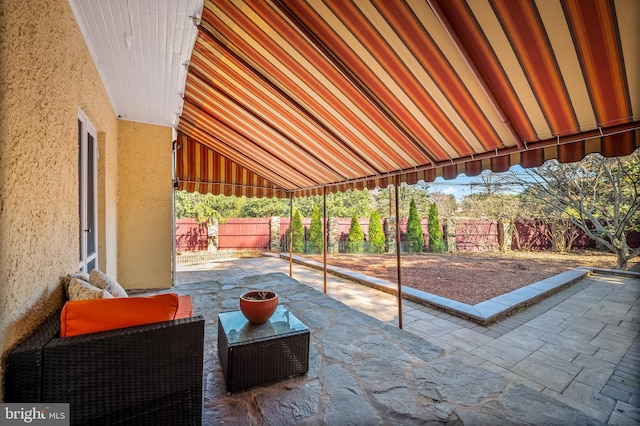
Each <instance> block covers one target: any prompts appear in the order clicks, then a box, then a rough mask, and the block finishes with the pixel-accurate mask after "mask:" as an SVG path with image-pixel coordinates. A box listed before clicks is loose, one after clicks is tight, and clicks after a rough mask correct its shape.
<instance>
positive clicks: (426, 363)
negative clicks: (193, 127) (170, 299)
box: [173, 257, 640, 425]
mask: <svg viewBox="0 0 640 426" xmlns="http://www.w3.org/2000/svg"><path fill="white" fill-rule="evenodd" d="M288 266H289V265H288V262H285V261H282V260H280V259H277V258H271V257H262V258H257V259H244V260H235V261H228V262H210V263H207V264H200V265H190V266H182V265H181V266H179V271H178V278H179V281H180V283H179V285H178V286H177V287H175V288H174V289H173V290H174V291H177V292H178V293H181V294H190V295H191V296H192V298H193V303H194V311H195V312H194V314H197V315H203V316H204V317H205V319H206V327H205V366H204V371H205V373H204V375H205V380H204V382H205V385H204V388H205V389H204V413H203V423H204V424H207V425H208V424H220V423H229V424H278V425H283V424H339V425H343V424H357V425H360V424H425V423H448V424H545V425H546V424H560V423H561V424H581V425H585V424H600V423H607V422H609V423H610V424H616V423H625V422H626V424H629V422H633V421H634V420H633V419H634V417H633V416H634V415H637V408H635V409H634V407H633V405H630V404H627V402H629V399H631V398H632V397H633V396H634V395H635V397H636V398H637V395H638V394H639V393H640V392H639V391H638V388H637V382H638V381H637V380H636V381H635V384H636V387H635V388H634V389H630V393H629V394H630V397H628V398H627V401H624V400H623V398H622V397H621V398H619V399H614V398H612V397H607V396H603V395H601V394H600V395H599V396H598V392H597V390H596V388H595V387H592V386H594V385H593V384H592V383H590V380H591V381H593V380H596V381H597V380H599V381H603V384H602V387H605V385H607V384H608V383H609V382H611V379H612V378H613V377H614V376H615V374H616V373H617V372H619V369H620V366H621V365H623V362H624V361H625V359H626V360H629V359H631V362H635V363H636V364H635V365H636V366H637V358H628V357H627V358H625V356H624V355H625V354H626V353H627V351H629V350H630V349H629V348H630V347H631V345H632V343H633V341H634V339H635V340H636V341H637V335H638V333H637V327H633V324H636V325H637V322H636V320H635V318H636V316H637V307H635V308H633V309H630V310H629V312H626V313H621V315H627V316H628V318H627V320H629V321H627V323H628V324H631V326H632V327H629V328H628V329H627V330H626V332H625V333H621V334H620V335H615V334H612V333H611V332H610V330H609V328H608V326H607V325H603V326H602V327H601V328H599V329H598V330H597V332H596V334H597V335H601V336H602V338H601V342H600V343H603V344H606V345H608V349H607V350H605V349H598V348H596V347H590V345H588V344H582V348H575V351H576V352H575V355H573V356H572V357H571V358H572V360H571V361H569V360H568V358H567V357H569V354H570V353H571V351H573V350H574V348H573V347H572V342H573V341H574V340H575V341H576V342H578V336H577V334H579V332H580V331H582V329H579V330H577V331H574V335H569V334H567V333H565V334H564V335H563V334H561V333H562V332H564V331H566V330H564V329H562V328H561V327H560V326H559V325H558V323H559V322H560V321H559V320H558V319H557V318H556V321H555V323H554V322H553V320H551V319H547V317H546V316H545V315H546V314H547V313H548V312H551V311H553V309H551V308H550V307H549V306H550V305H549V303H547V305H549V306H546V307H544V302H543V304H542V305H541V306H543V308H542V309H541V310H540V309H539V310H538V311H535V312H536V315H537V314H540V316H536V317H535V318H530V319H529V318H528V317H527V319H526V320H525V319H520V320H518V321H517V322H514V318H516V317H517V316H518V315H520V314H518V315H516V317H511V318H510V319H508V320H507V321H505V323H504V324H497V325H496V326H495V327H493V328H491V327H488V328H487V327H481V326H477V325H475V324H473V323H470V322H468V321H465V320H462V319H460V318H455V317H451V316H449V315H447V314H444V313H439V312H438V311H435V310H429V309H428V308H424V307H420V306H418V305H417V304H414V303H412V302H407V301H404V302H403V311H404V312H405V327H404V330H399V329H398V328H397V326H396V325H395V324H394V323H397V318H396V314H397V307H396V302H395V298H394V297H393V296H391V295H388V294H384V293H381V292H378V291H376V290H373V289H370V288H366V287H364V286H358V285H355V284H348V283H347V282H346V281H343V280H339V279H337V278H334V277H329V278H328V295H325V294H323V293H322V291H321V289H322V274H321V273H319V272H318V271H312V270H310V269H308V268H304V267H300V266H294V277H295V278H296V279H292V278H290V277H289V276H288V269H289V268H288ZM585 281H586V280H585ZM630 281H636V282H635V284H634V285H633V286H631V287H633V289H634V290H632V289H629V290H628V291H632V293H633V294H632V295H631V294H626V295H624V296H625V298H626V299H627V303H631V304H634V303H635V302H634V301H632V300H631V299H632V297H630V296H633V295H635V300H636V301H637V298H638V294H639V293H640V291H639V289H638V285H637V284H638V282H637V280H634V279H630ZM632 284H633V283H632ZM314 287H315V288H314ZM263 288H270V289H273V290H275V291H276V292H278V294H279V295H280V303H281V304H284V305H286V306H287V307H288V308H289V309H290V310H291V311H292V312H293V313H294V314H295V315H296V316H297V317H298V318H299V319H301V320H302V321H303V322H304V323H305V324H306V325H307V326H308V328H309V329H310V330H311V347H310V360H309V372H308V373H307V374H306V375H305V376H301V377H295V378H291V379H288V380H285V381H281V382H277V383H274V384H271V385H267V386H260V387H255V388H252V389H249V390H247V391H244V392H239V393H237V394H234V395H227V393H226V389H225V385H224V378H223V375H222V370H221V367H220V364H219V359H218V353H217V343H216V342H217V314H218V313H219V312H224V311H229V310H235V309H237V307H238V298H239V296H240V294H241V293H242V292H244V291H246V290H247V289H263ZM577 288H578V290H574V291H573V292H570V295H568V296H567V295H565V296H564V297H563V296H562V295H561V294H559V295H557V296H553V297H552V298H557V297H558V296H560V297H561V298H562V297H563V298H562V300H561V302H558V301H557V300H556V301H555V302H553V303H555V305H558V303H566V302H567V301H568V300H569V299H571V297H570V296H571V295H575V294H577V293H578V292H579V291H582V290H584V289H585V287H584V286H581V287H577ZM568 290H571V289H568ZM330 296H331V297H330ZM336 299H340V300H342V301H344V302H345V303H347V304H348V305H350V306H351V307H350V306H347V304H344V303H342V302H341V301H339V300H336ZM548 300H550V299H548ZM374 301H375V302H380V303H379V304H375V303H373V302H374ZM592 302H593V301H590V303H592ZM571 303H573V305H576V306H577V305H579V304H580V302H579V300H574V301H573V302H571ZM601 308H602V307H601ZM603 309H604V308H603ZM361 310H362V311H363V312H367V313H368V314H369V315H367V314H365V313H363V312H361ZM562 310H563V309H559V310H558V312H560V311H562ZM605 310H606V309H605ZM526 312H527V311H525V312H523V313H526ZM371 314H373V315H374V316H376V317H377V319H376V318H374V317H373V316H370V315H371ZM552 315H557V314H556V313H552ZM607 315H610V316H611V315H613V314H612V313H611V312H609V313H608V314H607ZM570 317H572V315H571V314H570V313H567V314H566V315H564V316H563V319H562V321H569V320H570ZM550 318H552V317H550ZM573 321H576V318H575V317H574V318H573ZM592 321H594V322H593V323H591V324H589V325H591V326H595V321H596V320H595V319H593V318H592ZM526 322H529V323H531V324H529V325H523V324H524V323H526ZM611 322H617V323H618V324H620V323H621V320H620V319H619V318H617V319H615V321H611ZM509 323H511V326H509V325H508V324H509ZM447 324H448V325H447ZM434 327H436V328H434ZM545 327H546V328H550V327H555V328H556V330H555V331H556V334H554V333H552V330H547V331H543V329H544V328H545ZM586 327H588V326H586ZM582 328H584V327H582ZM483 329H484V330H483ZM515 331H519V332H520V333H522V332H528V333H529V334H530V336H529V338H526V339H525V340H523V341H520V342H517V341H516V340H517V338H518V335H517V334H516V333H514V332H515ZM420 336H422V337H420ZM554 336H555V337H554ZM423 337H424V338H423ZM556 338H557V339H559V340H564V342H565V345H564V348H562V349H564V351H565V352H564V355H565V360H562V359H560V358H561V355H560V354H558V353H552V350H553V349H554V348H556V349H557V350H560V347H561V346H562V342H561V341H559V340H554V339H556ZM591 339H593V336H592V337H591ZM604 340H606V341H604ZM611 342H613V346H612V344H611ZM532 345H533V346H532ZM576 345H577V343H576ZM635 345H636V346H637V342H636V344H635ZM635 350H636V353H637V350H638V349H637V348H636V349H635ZM617 353H621V355H619V356H617V355H615V354H617ZM556 357H557V358H556ZM601 358H602V361H603V364H600V365H596V363H595V361H597V360H599V359H601ZM605 358H606V359H605ZM553 360H555V363H553ZM572 362H573V364H572ZM581 365H582V366H581ZM608 366H610V367H611V368H610V371H608V370H606V367H608ZM563 370H565V371H563ZM530 371H533V373H529V372H530ZM554 372H557V373H558V374H557V377H554ZM536 374H539V375H540V378H539V379H538V377H537V376H536ZM580 376H584V377H583V378H582V379H580ZM536 380H538V381H536ZM607 380H609V381H607ZM546 381H548V383H546V385H545V384H543V383H545V382H546ZM563 381H566V383H565V382H563ZM630 382H631V383H634V382H633V381H630ZM590 385H591V386H590ZM632 387H633V385H632ZM567 390H568V391H569V392H568V393H567V392H566V391H567ZM594 391H595V395H594ZM631 391H632V392H631ZM563 392H564V393H563ZM589 395H591V397H592V399H594V400H598V401H599V403H596V405H594V404H593V403H592V401H590V400H589ZM631 402H633V401H631ZM636 403H637V401H636ZM567 404H569V405H567ZM598 404H599V405H598ZM570 405H571V406H570ZM634 410H635V413H634ZM635 421H637V419H636V420H635Z"/></svg>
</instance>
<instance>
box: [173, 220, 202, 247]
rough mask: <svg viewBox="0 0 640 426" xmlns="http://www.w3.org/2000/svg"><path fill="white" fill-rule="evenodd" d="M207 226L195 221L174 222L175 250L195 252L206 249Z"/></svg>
mask: <svg viewBox="0 0 640 426" xmlns="http://www.w3.org/2000/svg"><path fill="white" fill-rule="evenodd" d="M208 245H209V243H208V233H207V224H206V223H202V224H198V220H197V219H177V220H176V250H178V251H197V250H206V249H207V247H208Z"/></svg>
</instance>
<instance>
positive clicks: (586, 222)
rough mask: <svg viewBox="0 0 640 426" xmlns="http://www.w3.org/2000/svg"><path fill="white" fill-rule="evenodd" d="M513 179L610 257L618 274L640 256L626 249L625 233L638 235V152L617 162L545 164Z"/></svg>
mask: <svg viewBox="0 0 640 426" xmlns="http://www.w3.org/2000/svg"><path fill="white" fill-rule="evenodd" d="M511 179H514V180H515V181H517V182H519V183H520V184H522V185H523V186H524V187H525V188H526V190H525V191H526V192H527V193H528V195H530V196H532V197H534V198H535V199H537V200H539V202H540V203H542V204H544V206H545V207H546V208H547V209H549V211H551V212H555V213H558V214H560V215H561V216H562V217H564V218H566V219H568V220H570V221H571V222H572V223H573V224H574V225H575V226H577V227H578V228H580V229H581V230H582V231H584V232H585V233H586V234H587V235H588V236H590V237H591V238H593V239H594V240H595V241H596V242H597V243H599V244H600V245H601V246H603V247H606V248H607V249H608V250H609V251H611V252H612V253H614V254H615V255H616V256H617V268H618V269H625V268H626V267H627V263H628V261H629V260H630V259H632V258H634V257H636V256H638V255H639V254H640V248H635V249H632V248H631V247H629V245H628V244H627V233H628V232H630V231H632V230H640V150H639V151H636V152H635V153H634V154H632V155H630V156H627V157H621V158H604V157H602V156H600V155H599V154H594V155H589V156H587V157H586V158H585V159H584V160H583V161H581V162H579V163H571V164H562V163H559V162H557V161H548V162H547V163H545V164H544V165H543V166H542V167H539V168H536V169H528V170H527V174H526V176H525V177H522V176H520V177H518V176H516V175H512V176H511Z"/></svg>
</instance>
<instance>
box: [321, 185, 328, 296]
mask: <svg viewBox="0 0 640 426" xmlns="http://www.w3.org/2000/svg"><path fill="white" fill-rule="evenodd" d="M322 195H323V197H322V198H323V199H322V210H323V216H324V221H323V224H324V226H323V229H324V234H323V237H324V241H323V244H322V256H323V261H324V262H323V263H324V268H323V269H324V294H327V246H328V245H329V227H328V226H327V225H328V223H327V187H326V186H325V187H324V188H323V190H322Z"/></svg>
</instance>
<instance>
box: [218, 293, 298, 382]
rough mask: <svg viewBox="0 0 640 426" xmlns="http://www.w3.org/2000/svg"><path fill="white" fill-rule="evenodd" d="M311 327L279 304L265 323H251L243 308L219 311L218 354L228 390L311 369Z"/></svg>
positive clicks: (279, 378) (270, 380)
mask: <svg viewBox="0 0 640 426" xmlns="http://www.w3.org/2000/svg"><path fill="white" fill-rule="evenodd" d="M309 338H310V333H309V329H308V328H307V326H305V325H304V324H303V323H302V321H300V320H299V319H298V318H296V317H295V315H293V313H292V312H291V311H289V309H288V308H287V307H285V306H282V305H279V306H278V308H277V309H276V312H275V313H274V314H273V316H272V317H271V318H270V319H269V321H267V322H266V323H264V324H259V325H255V324H251V323H250V322H249V321H247V319H246V318H245V317H244V315H242V312H240V311H232V312H222V313H220V314H218V355H219V356H220V364H221V365H222V372H223V373H224V379H225V385H226V387H227V392H228V393H233V392H236V391H238V390H241V389H246V388H249V387H252V386H256V385H260V384H264V383H270V382H274V381H277V380H281V379H286V378H288V377H291V376H295V375H301V374H305V373H306V372H307V371H308V370H309Z"/></svg>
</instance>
